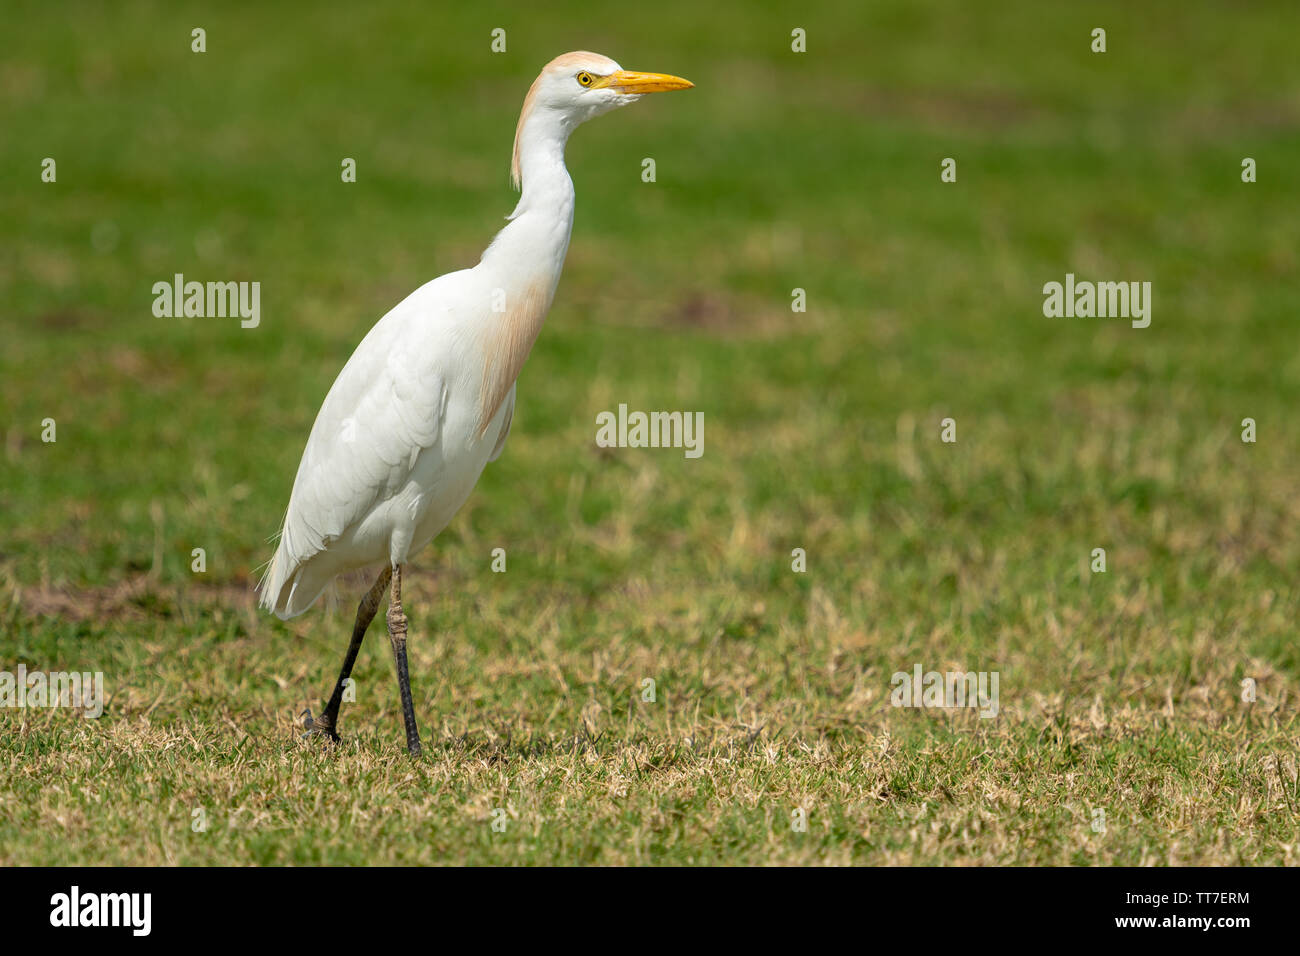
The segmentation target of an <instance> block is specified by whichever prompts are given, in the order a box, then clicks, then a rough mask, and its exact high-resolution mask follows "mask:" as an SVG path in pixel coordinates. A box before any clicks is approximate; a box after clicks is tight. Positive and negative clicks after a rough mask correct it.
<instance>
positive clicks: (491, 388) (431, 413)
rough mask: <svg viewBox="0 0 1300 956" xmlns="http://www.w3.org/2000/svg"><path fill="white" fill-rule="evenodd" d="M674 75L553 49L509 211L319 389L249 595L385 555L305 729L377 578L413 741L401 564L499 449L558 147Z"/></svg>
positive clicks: (334, 711) (553, 211) (525, 115)
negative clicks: (468, 263) (465, 265)
mask: <svg viewBox="0 0 1300 956" xmlns="http://www.w3.org/2000/svg"><path fill="white" fill-rule="evenodd" d="M692 85H693V84H691V83H690V82H689V81H687V80H683V79H681V78H680V77H676V76H669V75H667V74H663V73H636V72H631V71H628V70H624V69H622V68H621V67H620V66H619V65H618V64H617V63H615V62H614V61H613V60H611V59H609V58H608V57H604V56H600V55H599V54H596V53H586V52H579V53H566V54H564V55H563V56H558V57H556V58H555V59H554V60H552V61H551V62H550V63H548V64H547V65H546V66H545V67H544V68H543V69H542V72H541V74H540V75H539V76H538V77H537V79H536V80H535V81H534V82H533V85H532V88H531V89H529V91H528V96H527V97H526V98H525V100H524V107H523V110H522V111H521V112H520V114H519V124H518V126H517V127H516V129H515V146H514V156H513V160H512V163H511V179H512V181H513V183H514V185H515V187H516V188H519V189H520V190H521V192H520V197H519V203H518V205H517V206H516V207H515V210H514V212H513V213H511V214H510V217H509V224H508V225H507V226H506V227H505V228H504V229H502V230H501V231H500V232H499V233H497V235H496V238H494V239H493V240H492V243H491V245H489V246H488V248H487V251H486V252H484V253H483V257H482V258H481V259H480V260H479V263H478V265H476V266H474V267H473V268H472V269H463V270H461V271H459V272H450V273H448V274H447V275H444V276H440V277H439V278H437V279H434V280H433V281H432V282H428V283H426V284H425V285H423V286H421V287H420V288H418V289H416V290H415V292H413V293H411V294H410V295H409V296H407V297H406V298H405V299H403V300H402V301H401V302H400V303H398V304H397V306H396V307H394V308H393V309H392V311H390V312H389V313H388V314H387V315H385V316H384V317H383V318H382V319H380V320H379V321H378V322H377V323H376V324H375V326H374V328H372V329H371V330H370V332H369V333H368V334H367V335H366V337H365V338H364V339H362V341H361V344H360V345H358V346H357V349H356V351H355V352H353V353H352V357H351V358H350V359H349V360H348V363H347V364H346V365H345V366H344V367H343V371H342V372H340V373H339V376H338V378H336V379H335V380H334V384H333V385H332V386H331V387H330V390H329V394H328V395H326V396H325V401H324V403H323V404H322V405H321V409H320V412H319V414H317V416H316V423H315V424H314V425H313V426H312V430H311V436H310V437H309V438H308V439H307V447H306V449H305V450H304V451H303V455H302V462H301V463H300V464H299V466H298V476H297V478H295V479H294V483H293V492H292V494H291V495H290V497H289V509H288V512H287V513H286V515H285V519H284V527H283V529H282V531H281V533H280V542H279V547H278V549H277V550H276V552H275V556H274V557H273V558H272V559H271V562H270V566H269V568H268V569H267V572H266V575H265V577H264V578H263V580H262V584H261V597H260V602H261V605H262V606H263V607H265V608H267V609H268V610H270V611H273V612H274V613H275V614H276V616H278V617H280V618H285V619H287V618H291V617H294V616H295V615H298V614H301V613H303V612H304V611H306V610H307V609H308V608H309V607H311V605H312V604H313V603H314V602H315V601H316V599H317V598H318V597H319V596H320V594H321V592H322V591H323V590H324V589H325V587H326V586H327V585H328V584H329V583H330V582H331V581H332V580H333V579H334V578H335V576H336V575H338V574H341V573H343V572H346V571H350V570H353V569H356V568H361V567H365V566H367V565H373V564H375V563H377V562H379V561H383V562H385V564H384V568H383V570H382V571H381V572H380V574H379V577H378V578H377V579H376V581H375V583H374V585H373V586H372V587H371V588H370V590H369V591H368V592H367V593H366V595H365V597H363V598H362V599H361V603H360V606H359V607H358V608H357V618H356V624H355V625H354V627H353V631H352V641H351V643H350V644H349V646H348V651H347V655H346V657H345V658H344V661H343V668H342V670H341V672H340V673H339V678H338V681H337V683H336V684H335V687H334V692H333V694H332V695H331V696H330V699H329V702H328V703H327V704H326V705H325V710H324V712H323V713H322V714H321V715H320V717H317V718H313V717H312V716H311V714H310V712H308V714H307V728H308V731H309V732H315V733H319V734H323V735H325V736H327V737H329V738H330V739H332V740H335V741H337V740H338V733H337V723H338V711H339V705H340V703H341V702H342V698H343V689H344V686H345V683H346V681H347V680H348V678H349V676H350V675H351V673H352V665H353V663H354V662H355V661H356V657H357V652H358V651H359V650H360V648H361V641H362V639H363V638H364V636H365V633H366V628H367V627H369V625H370V622H371V621H372V620H373V619H374V616H375V613H376V611H377V610H378V607H379V603H380V601H381V600H382V599H383V595H384V591H385V589H387V588H388V587H389V585H390V582H391V596H390V601H389V607H388V614H387V619H388V635H389V640H390V643H391V644H392V649H393V659H394V661H395V662H396V665H397V680H398V685H399V688H400V691H401V698H402V718H403V720H404V721H405V724H406V746H407V750H409V751H410V753H411V754H413V755H414V754H419V753H420V735H419V732H418V731H417V729H416V725H415V710H414V707H413V705H412V703H411V687H410V678H409V675H408V672H407V664H406V615H405V614H404V613H403V611H402V567H403V566H404V565H405V564H406V563H407V561H408V560H409V559H410V558H411V556H412V555H414V554H415V553H416V552H417V551H419V550H420V549H421V548H423V547H424V546H425V545H426V544H428V543H429V542H430V541H432V540H433V538H434V537H435V536H436V535H437V534H438V533H439V532H440V531H442V529H443V528H445V527H446V526H447V524H448V522H449V521H451V519H452V516H453V515H455V514H456V512H457V511H458V510H459V509H460V506H461V505H462V504H464V502H465V499H466V498H468V497H469V494H470V492H471V491H472V490H473V488H474V485H475V483H476V482H477V481H478V478H479V475H480V474H481V473H482V471H483V468H484V467H485V466H486V465H487V463H488V462H490V461H495V460H496V459H497V457H498V456H499V455H500V454H501V450H502V448H503V447H504V445H505V442H506V435H507V434H509V432H510V422H511V418H512V416H513V414H514V408H515V380H516V379H517V378H518V377H519V371H520V369H521V368H522V367H523V364H524V361H525V360H526V359H527V358H528V353H529V351H530V350H531V349H532V347H533V343H534V342H535V341H536V339H537V334H538V332H539V331H540V330H541V327H542V321H543V319H545V318H546V313H547V310H548V309H549V308H550V305H551V299H552V297H553V296H554V294H555V286H556V283H557V282H558V281H559V278H560V270H561V268H562V267H563V265H564V256H565V252H566V251H567V250H568V247H569V234H570V232H571V230H572V227H573V201H574V193H573V181H572V180H571V179H570V178H569V172H568V170H567V169H566V168H565V166H564V147H565V143H566V142H567V141H568V138H569V134H570V133H572V132H573V130H574V129H575V128H576V127H577V126H578V124H580V123H583V122H585V121H586V120H589V119H591V118H592V117H593V116H599V115H600V114H601V113H605V112H608V111H609V110H612V109H614V108H615V107H618V106H626V105H627V104H629V103H634V102H636V101H637V100H638V99H640V98H641V94H643V93H654V92H659V91H664V90H682V89H687V88H689V87H691V86H692Z"/></svg>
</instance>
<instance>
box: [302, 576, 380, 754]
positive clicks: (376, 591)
mask: <svg viewBox="0 0 1300 956" xmlns="http://www.w3.org/2000/svg"><path fill="white" fill-rule="evenodd" d="M392 576H393V569H392V568H390V567H387V566H385V568H384V570H382V571H380V572H379V577H378V578H376V579H375V583H374V584H373V585H371V587H370V590H369V591H367V592H366V594H365V597H363V598H362V599H361V603H360V604H358V605H357V622H356V624H355V625H353V627H352V642H351V643H350V644H349V645H348V654H347V657H345V658H343V669H342V670H341V671H339V679H338V682H337V683H336V684H335V685H334V693H332V694H330V699H329V703H327V704H326V705H325V712H324V713H323V714H321V715H320V716H319V717H315V718H313V717H312V715H311V711H310V710H309V711H307V720H306V721H305V723H306V727H307V732H308V733H315V734H322V735H323V736H326V737H328V738H329V739H330V740H333V741H334V742H335V743H338V739H339V735H338V720H339V705H340V704H342V703H343V688H344V686H345V685H346V683H347V680H348V678H349V677H351V676H352V665H353V664H355V663H356V662H357V652H358V651H360V650H361V642H362V640H364V639H365V636H366V628H368V627H369V626H370V622H371V621H373V620H374V619H375V614H376V613H377V612H378V611H379V602H380V601H381V600H383V597H384V591H385V590H386V589H387V587H388V581H389V579H390V578H391V577H392Z"/></svg>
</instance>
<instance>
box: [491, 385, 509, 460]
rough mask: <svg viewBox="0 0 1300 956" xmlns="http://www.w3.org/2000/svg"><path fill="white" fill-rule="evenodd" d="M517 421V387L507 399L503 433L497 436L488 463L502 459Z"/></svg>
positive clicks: (502, 427) (502, 423)
mask: <svg viewBox="0 0 1300 956" xmlns="http://www.w3.org/2000/svg"><path fill="white" fill-rule="evenodd" d="M514 420H515V386H513V385H512V386H510V395H509V396H508V397H507V398H506V417H505V418H504V419H503V420H502V422H501V433H500V434H499V435H497V443H496V445H495V446H494V447H493V449H492V454H490V455H488V461H489V462H493V461H496V460H497V459H498V458H500V457H501V453H502V452H503V451H505V448H506V437H507V436H508V435H509V434H510V426H511V424H512V423H513V422H514Z"/></svg>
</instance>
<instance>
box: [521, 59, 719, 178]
mask: <svg viewBox="0 0 1300 956" xmlns="http://www.w3.org/2000/svg"><path fill="white" fill-rule="evenodd" d="M694 85H695V84H694V83H692V82H691V81H690V80H683V79H682V78H681V77H680V76H670V75H669V74H667V73H638V72H636V71H634V70H625V69H623V68H622V67H621V66H619V65H618V64H617V63H615V62H614V61H613V60H611V59H610V58H609V57H607V56H601V55H600V54H599V53H588V52H586V51H579V52H576V53H564V54H561V55H560V56H557V57H556V58H555V59H554V60H552V61H551V62H550V63H548V64H546V66H544V67H542V72H541V73H540V74H539V75H538V77H537V79H536V80H534V81H533V85H532V88H531V89H529V91H528V96H527V97H526V98H525V99H524V108H523V109H522V110H521V111H520V113H519V125H518V126H517V127H516V129H515V152H514V161H513V163H512V164H511V168H510V176H511V179H512V180H513V181H514V184H515V187H516V188H518V186H519V175H520V172H519V157H520V150H521V142H522V139H523V134H524V129H525V127H526V126H527V125H529V123H530V121H534V125H540V126H542V127H543V128H546V127H549V128H551V129H553V130H554V131H555V132H558V133H559V134H560V135H561V136H563V137H567V136H568V134H569V133H570V132H572V131H573V128H574V127H576V126H577V125H578V124H579V123H585V122H586V121H587V120H589V119H591V118H592V117H593V116H599V115H600V114H601V113H608V112H609V111H610V110H612V109H614V108H616V107H619V106H627V105H628V104H630V103H635V102H636V101H637V100H639V99H640V98H641V97H642V96H643V95H644V94H646V93H662V92H666V91H668V90H688V89H690V88H691V87H692V86H694Z"/></svg>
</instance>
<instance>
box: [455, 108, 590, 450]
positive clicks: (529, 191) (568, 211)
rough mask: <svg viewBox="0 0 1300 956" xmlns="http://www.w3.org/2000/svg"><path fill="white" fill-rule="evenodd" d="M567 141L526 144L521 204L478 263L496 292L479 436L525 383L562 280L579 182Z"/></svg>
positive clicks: (486, 329)
mask: <svg viewBox="0 0 1300 956" xmlns="http://www.w3.org/2000/svg"><path fill="white" fill-rule="evenodd" d="M565 139H567V133H566V134H565V135H564V137H554V136H551V137H532V138H528V137H526V138H525V139H524V142H523V146H524V149H523V150H522V152H521V155H520V172H521V179H522V184H523V192H522V195H521V196H520V197H519V205H518V206H516V207H515V211H514V212H513V213H512V214H511V216H510V223H509V224H508V225H507V226H506V227H505V228H504V229H502V230H501V231H500V232H499V233H497V236H496V238H495V239H493V240H492V244H491V245H490V246H488V248H487V251H486V252H484V253H483V258H482V260H481V261H480V263H479V266H478V268H479V269H481V270H483V271H482V274H483V276H484V278H485V280H486V281H487V282H488V284H489V285H490V287H491V292H492V295H493V307H492V310H491V311H490V312H488V313H487V321H486V323H485V324H484V326H483V328H482V335H483V345H484V370H483V384H482V393H481V397H482V404H481V407H480V419H479V426H480V431H479V433H480V435H482V434H483V433H484V432H485V431H486V429H487V426H488V423H489V422H491V421H492V419H493V417H494V416H495V414H496V411H497V409H498V408H500V406H501V403H502V402H503V401H504V400H505V396H506V395H507V394H508V393H509V391H510V388H511V387H512V386H513V385H514V383H515V379H516V378H518V376H519V372H520V370H521V369H522V368H523V364H524V361H525V360H526V359H527V358H528V354H529V352H531V351H532V347H533V343H534V342H536V341H537V336H538V334H539V333H540V332H541V329H542V321H543V320H544V319H545V318H546V313H547V311H548V310H549V309H550V307H551V299H552V298H553V297H554V295H555V287H556V285H557V283H558V282H559V281H560V270H561V269H562V268H563V267H564V256H565V253H566V252H567V251H568V249H569V234H570V232H571V231H572V229H573V198H574V197H573V180H571V179H570V178H569V171H568V170H567V169H565V168H564V140H565Z"/></svg>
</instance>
